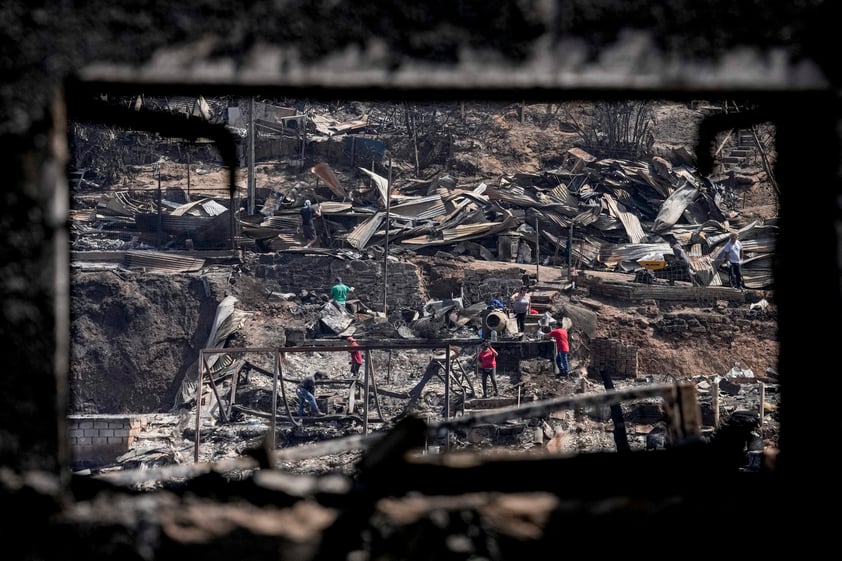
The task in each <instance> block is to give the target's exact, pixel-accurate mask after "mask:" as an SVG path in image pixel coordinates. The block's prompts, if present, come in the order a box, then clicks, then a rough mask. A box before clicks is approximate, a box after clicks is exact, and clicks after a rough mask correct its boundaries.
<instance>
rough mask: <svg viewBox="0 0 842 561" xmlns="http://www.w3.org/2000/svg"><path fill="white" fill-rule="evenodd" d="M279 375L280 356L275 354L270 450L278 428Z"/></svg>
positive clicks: (273, 447)
mask: <svg viewBox="0 0 842 561" xmlns="http://www.w3.org/2000/svg"><path fill="white" fill-rule="evenodd" d="M280 373H281V354H280V353H275V369H274V371H273V372H272V422H271V423H270V425H269V426H270V427H271V428H270V430H269V441H270V442H271V443H272V450H274V449H275V443H276V442H277V440H275V438H276V437H275V434H276V431H277V428H278V378H279V377H280Z"/></svg>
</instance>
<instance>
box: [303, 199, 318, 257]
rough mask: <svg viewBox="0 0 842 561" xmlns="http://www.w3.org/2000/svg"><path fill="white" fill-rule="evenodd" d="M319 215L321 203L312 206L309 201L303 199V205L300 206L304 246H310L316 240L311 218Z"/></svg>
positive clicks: (314, 225) (314, 227)
mask: <svg viewBox="0 0 842 561" xmlns="http://www.w3.org/2000/svg"><path fill="white" fill-rule="evenodd" d="M321 215H322V207H321V205H319V206H318V207H316V208H313V206H312V205H311V204H310V201H304V206H303V207H302V208H301V229H302V230H303V231H304V239H305V240H306V242H305V243H304V247H311V246H312V245H313V244H314V243H315V242H316V238H317V236H316V224H315V222H314V221H313V220H314V218H315V217H317V216H321Z"/></svg>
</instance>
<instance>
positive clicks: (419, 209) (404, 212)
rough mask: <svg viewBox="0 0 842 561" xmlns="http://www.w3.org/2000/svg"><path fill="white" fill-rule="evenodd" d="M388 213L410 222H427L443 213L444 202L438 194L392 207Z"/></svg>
mask: <svg viewBox="0 0 842 561" xmlns="http://www.w3.org/2000/svg"><path fill="white" fill-rule="evenodd" d="M389 212H390V213H392V214H395V215H397V216H401V217H403V218H407V219H410V220H429V219H431V218H435V217H436V216H441V215H443V214H444V213H445V209H444V202H443V201H442V200H441V197H440V196H439V195H438V194H435V195H430V196H429V197H423V198H420V199H416V200H414V201H410V202H406V203H401V204H399V205H392V206H391V207H390V208H389Z"/></svg>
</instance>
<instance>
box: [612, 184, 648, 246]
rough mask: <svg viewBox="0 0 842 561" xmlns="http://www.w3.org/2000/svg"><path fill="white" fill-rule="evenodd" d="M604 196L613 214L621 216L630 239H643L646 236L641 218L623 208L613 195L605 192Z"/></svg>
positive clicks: (636, 240)
mask: <svg viewBox="0 0 842 561" xmlns="http://www.w3.org/2000/svg"><path fill="white" fill-rule="evenodd" d="M602 198H603V200H604V201H605V204H606V205H607V206H608V210H609V211H610V212H611V214H612V216H615V217H617V218H619V220H620V222H622V223H623V226H624V227H625V229H626V235H628V237H629V241H630V242H632V243H637V242H639V241H640V240H642V239H643V238H644V233H643V228H641V227H640V220H638V218H637V216H636V215H634V214H632V213H630V212H628V211H627V210H625V209H621V208H620V206H619V205H618V204H617V202H616V201H615V200H614V198H613V197H612V196H611V195H608V194H605V195H603V197H602Z"/></svg>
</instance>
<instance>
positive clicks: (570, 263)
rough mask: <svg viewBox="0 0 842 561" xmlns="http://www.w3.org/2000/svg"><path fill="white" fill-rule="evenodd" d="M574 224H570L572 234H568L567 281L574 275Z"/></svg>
mask: <svg viewBox="0 0 842 561" xmlns="http://www.w3.org/2000/svg"><path fill="white" fill-rule="evenodd" d="M572 269H573V222H571V223H570V233H569V234H567V280H570V278H571V276H572V275H573V270H572Z"/></svg>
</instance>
